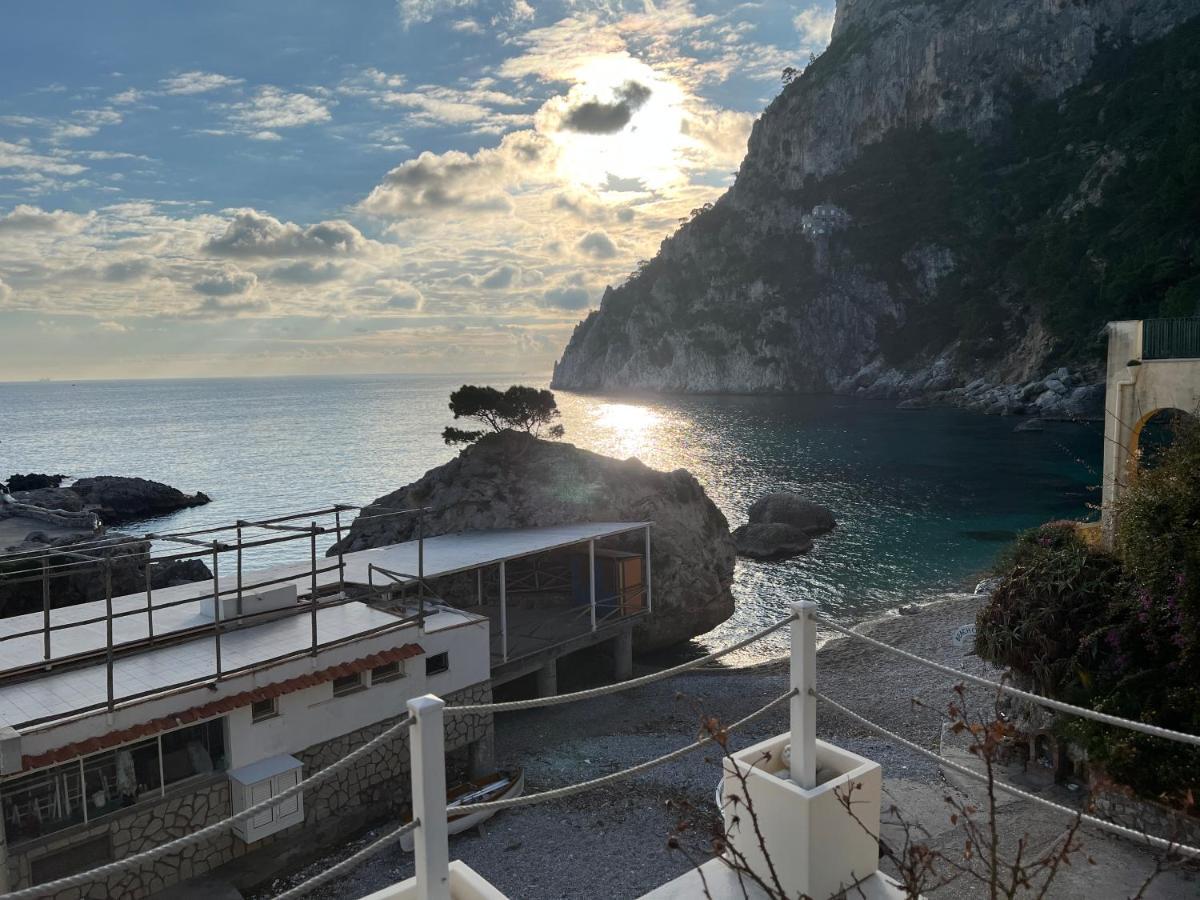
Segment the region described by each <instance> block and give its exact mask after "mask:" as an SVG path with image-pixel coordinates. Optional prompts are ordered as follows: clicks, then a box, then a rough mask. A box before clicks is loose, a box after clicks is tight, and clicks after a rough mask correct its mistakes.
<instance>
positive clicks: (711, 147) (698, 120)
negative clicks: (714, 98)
mask: <svg viewBox="0 0 1200 900" xmlns="http://www.w3.org/2000/svg"><path fill="white" fill-rule="evenodd" d="M754 119H755V116H754V114H753V113H746V112H736V111H734V110H732V109H716V108H713V107H709V106H705V105H703V104H695V105H693V107H692V108H691V109H689V110H688V114H687V116H685V117H684V119H683V122H682V123H680V130H681V131H682V132H683V133H684V134H685V135H687V136H688V137H690V138H692V139H693V141H694V142H695V143H694V145H693V146H692V147H691V148H689V149H688V151H687V152H686V154H685V155H686V156H687V157H688V159H689V161H690V162H691V163H692V164H693V165H695V166H697V167H700V168H718V167H721V168H730V167H735V166H738V165H740V164H741V162H742V159H743V158H745V156H746V143H747V142H748V141H749V140H750V129H751V128H753V127H754Z"/></svg>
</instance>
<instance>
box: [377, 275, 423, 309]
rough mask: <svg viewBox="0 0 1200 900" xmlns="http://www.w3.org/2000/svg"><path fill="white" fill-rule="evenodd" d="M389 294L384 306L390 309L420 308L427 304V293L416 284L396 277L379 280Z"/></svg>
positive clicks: (379, 284)
mask: <svg viewBox="0 0 1200 900" xmlns="http://www.w3.org/2000/svg"><path fill="white" fill-rule="evenodd" d="M377 285H378V287H379V288H380V289H382V290H385V291H386V292H387V294H388V297H387V299H386V300H385V301H384V304H383V305H384V306H385V307H387V308H388V309H410V310H419V309H421V308H422V307H424V305H425V295H424V294H422V293H421V291H420V289H419V288H417V287H416V286H415V285H412V284H409V283H408V282H407V281H400V280H399V279H396V278H384V279H382V280H381V281H379V282H377Z"/></svg>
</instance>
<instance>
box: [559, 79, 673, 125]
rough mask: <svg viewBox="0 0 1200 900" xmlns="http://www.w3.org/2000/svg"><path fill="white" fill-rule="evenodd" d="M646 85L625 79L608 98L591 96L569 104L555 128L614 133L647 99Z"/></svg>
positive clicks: (626, 123)
mask: <svg viewBox="0 0 1200 900" xmlns="http://www.w3.org/2000/svg"><path fill="white" fill-rule="evenodd" d="M650 94H651V91H650V88H648V87H646V86H645V85H644V84H641V83H639V82H637V81H626V82H625V83H624V84H622V85H621V86H620V87H617V88H614V89H613V92H612V99H611V100H610V101H607V102H606V101H603V100H600V99H598V98H592V99H590V100H585V101H582V102H576V103H575V104H574V105H570V106H568V107H567V109H566V110H564V111H563V113H562V118H561V120H560V122H559V127H560V128H564V129H566V130H567V131H579V132H582V133H584V134H616V133H617V132H618V131H620V130H621V129H622V128H624V127H625V126H626V125H628V124H629V122H630V120H632V119H633V114H634V113H635V112H637V111H638V110H639V109H641V108H642V107H643V106H644V105H645V103H646V101H647V100H649V99H650Z"/></svg>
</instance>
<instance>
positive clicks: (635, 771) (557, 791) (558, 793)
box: [454, 689, 797, 813]
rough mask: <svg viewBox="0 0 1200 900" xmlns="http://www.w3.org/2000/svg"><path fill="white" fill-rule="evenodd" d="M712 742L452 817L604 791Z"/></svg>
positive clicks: (472, 806)
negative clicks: (606, 787)
mask: <svg viewBox="0 0 1200 900" xmlns="http://www.w3.org/2000/svg"><path fill="white" fill-rule="evenodd" d="M796 693H797V692H796V690H795V689H792V690H790V691H788V692H787V693H786V694H783V695H781V696H779V697H776V698H775V699H774V700H772V701H771V702H769V703H767V704H766V705H765V706H761V707H759V708H758V709H756V710H755V711H754V712H752V713H750V715H748V716H746V717H745V718H742V719H738V720H737V721H736V722H734V723H733V724H732V725H729V726H727V727H726V728H725V731H735V730H736V729H738V728H742V727H743V726H745V725H749V724H750V723H751V722H753V721H754V720H755V719H758V718H759V717H761V716H764V715H766V714H767V713H768V712H770V711H771V710H772V709H774V708H775V707H776V706H778V705H779V704H781V703H785V702H787V701H788V700H790V699H792V697H794V696H796ZM715 740H716V738H715V737H702V738H700V739H699V740H697V741H694V742H692V743H690V744H688V745H687V746H686V747H680V748H679V749H678V750H672V751H671V752H670V753H665V754H663V755H662V756H658V757H655V758H654V759H650V760H647V761H646V762H643V763H638V764H637V765H636V766H630V767H629V768H628V769H622V770H621V771H619V772H613V773H612V774H610V775H602V776H600V777H599V778H593V779H591V780H589V781H580V782H577V783H576V784H569V785H567V786H566V787H560V788H554V789H552V790H549V791H542V792H541V793H538V794H525V795H523V796H521V797H509V798H508V799H507V800H491V801H489V802H487V803H469V804H467V805H465V806H456V807H454V811H455V813H475V812H492V811H495V810H500V809H512V808H513V807H516V806H532V805H534V804H536V803H545V802H546V801H549V800H561V799H562V798H563V797H570V796H572V795H574V794H581V793H583V792H584V791H591V790H595V789H596V788H599V787H604V786H605V785H608V784H613V783H615V782H618V781H624V780H625V779H626V778H632V777H633V776H634V775H639V774H641V773H642V772H647V771H649V770H650V769H653V768H656V767H657V766H661V765H665V764H666V763H669V762H671V761H673V760H676V759H679V758H680V757H681V756H686V755H687V754H689V753H691V752H692V751H693V750H698V749H700V748H701V747H703V746H705V745H707V744H711V743H713V742H714V741H715Z"/></svg>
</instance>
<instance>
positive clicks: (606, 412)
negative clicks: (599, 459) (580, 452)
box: [594, 403, 663, 462]
mask: <svg viewBox="0 0 1200 900" xmlns="http://www.w3.org/2000/svg"><path fill="white" fill-rule="evenodd" d="M662 421H663V419H662V416H660V415H659V414H658V413H656V412H655V411H654V410H652V409H650V408H649V407H645V406H635V405H633V404H632V403H602V404H600V406H599V407H598V408H597V410H596V416H595V420H594V423H595V425H596V427H597V429H598V430H601V431H602V432H604V433H605V434H604V437H606V438H607V439H608V441H609V442H610V445H611V447H612V452H613V453H615V454H616V455H617V456H620V457H627V456H636V457H638V458H639V459H641V460H642V461H643V462H645V461H647V456H650V455H654V456H657V455H658V453H657V452H656V451H658V450H659V449H660V443H659V440H658V432H659V429H660V427H661V425H662Z"/></svg>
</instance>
